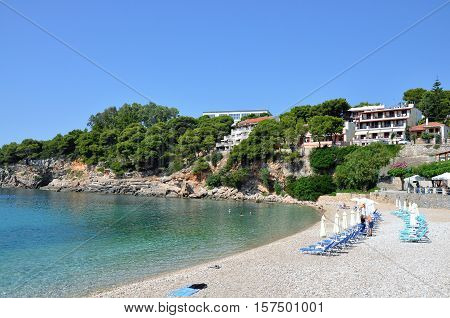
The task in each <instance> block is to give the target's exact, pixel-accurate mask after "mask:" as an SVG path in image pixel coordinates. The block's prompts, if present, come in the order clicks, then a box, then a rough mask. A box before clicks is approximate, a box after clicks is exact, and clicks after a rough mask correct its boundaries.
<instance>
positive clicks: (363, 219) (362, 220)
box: [360, 214, 366, 232]
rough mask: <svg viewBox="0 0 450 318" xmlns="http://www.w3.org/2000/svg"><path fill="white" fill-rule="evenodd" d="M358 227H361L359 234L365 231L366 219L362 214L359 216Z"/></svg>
mask: <svg viewBox="0 0 450 318" xmlns="http://www.w3.org/2000/svg"><path fill="white" fill-rule="evenodd" d="M360 227H361V232H364V230H365V229H366V217H365V216H364V215H363V214H361V224H360Z"/></svg>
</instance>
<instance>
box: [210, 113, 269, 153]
mask: <svg viewBox="0 0 450 318" xmlns="http://www.w3.org/2000/svg"><path fill="white" fill-rule="evenodd" d="M271 118H272V117H270V116H266V117H258V118H251V119H246V120H243V121H241V122H239V123H237V124H235V126H234V127H233V128H232V129H231V133H230V134H229V135H228V136H225V137H224V138H223V139H222V140H221V141H220V142H218V143H216V149H217V150H218V151H230V150H231V149H233V147H234V146H236V145H239V144H240V142H241V141H242V140H244V139H247V138H248V135H249V134H250V132H251V131H252V129H253V128H254V127H255V126H256V125H257V124H258V123H259V122H261V121H263V120H266V119H271Z"/></svg>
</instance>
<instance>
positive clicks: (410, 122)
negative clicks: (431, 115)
mask: <svg viewBox="0 0 450 318" xmlns="http://www.w3.org/2000/svg"><path fill="white" fill-rule="evenodd" d="M349 112H350V120H351V121H352V122H354V123H355V136H354V138H353V144H356V145H368V144H370V143H372V142H385V143H390V142H394V143H395V142H398V141H401V140H405V139H406V129H408V127H412V126H415V125H417V122H418V121H419V120H420V119H421V118H422V113H421V111H420V110H418V109H417V108H415V107H414V104H408V105H404V104H402V105H399V106H394V107H386V106H385V105H373V106H364V107H355V108H351V109H349Z"/></svg>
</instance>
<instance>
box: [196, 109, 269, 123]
mask: <svg viewBox="0 0 450 318" xmlns="http://www.w3.org/2000/svg"><path fill="white" fill-rule="evenodd" d="M250 114H255V115H257V116H259V115H261V114H270V112H269V111H268V110H267V109H255V110H219V111H209V112H203V114H202V115H203V116H205V115H206V116H209V117H218V116H230V117H231V118H233V119H234V122H235V123H237V122H238V121H240V120H241V118H242V117H244V116H247V115H250Z"/></svg>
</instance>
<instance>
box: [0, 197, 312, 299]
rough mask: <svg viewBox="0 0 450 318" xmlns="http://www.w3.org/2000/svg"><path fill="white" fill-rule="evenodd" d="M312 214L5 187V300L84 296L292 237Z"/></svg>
mask: <svg viewBox="0 0 450 318" xmlns="http://www.w3.org/2000/svg"><path fill="white" fill-rule="evenodd" d="M317 218H318V217H317V214H316V213H315V212H314V211H313V210H312V209H311V208H308V207H299V206H294V205H281V204H278V205H274V204H256V203H250V202H234V201H212V200H187V199H162V198H145V197H132V196H120V195H98V194H86V193H73V192H69V193H56V192H46V191H33V190H4V189H3V190H2V189H0V220H1V222H0V293H1V296H2V297H21V296H22V297H23V296H35V297H36V296H43V297H45V296H47V297H56V296H80V295H85V294H87V293H89V292H92V291H95V290H96V289H99V288H105V287H110V286H114V285H117V284H122V283H126V282H129V281H133V280H136V279H139V278H142V277H145V276H149V275H154V274H157V273H161V272H165V271H171V270H175V269H179V268H183V267H186V266H190V265H194V264H197V263H199V262H203V261H206V260H210V259H214V258H218V257H222V256H225V255H229V254H232V253H235V252H237V251H242V250H245V249H249V248H252V247H255V246H258V245H262V244H264V243H267V242H270V241H273V240H275V239H278V238H281V237H284V236H287V235H290V234H293V233H295V232H297V231H299V230H301V229H302V228H305V227H307V226H309V225H310V224H312V223H314V222H315V221H317Z"/></svg>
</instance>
